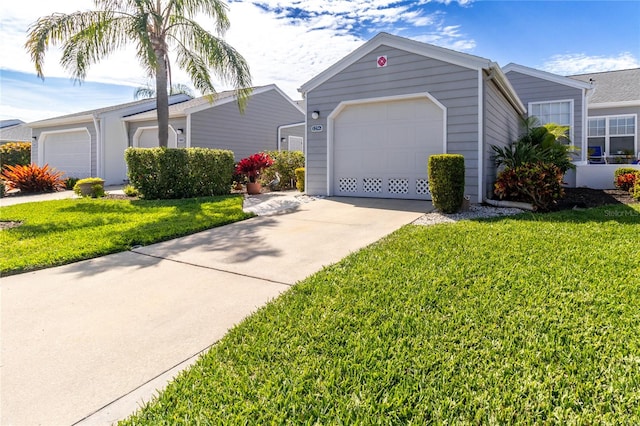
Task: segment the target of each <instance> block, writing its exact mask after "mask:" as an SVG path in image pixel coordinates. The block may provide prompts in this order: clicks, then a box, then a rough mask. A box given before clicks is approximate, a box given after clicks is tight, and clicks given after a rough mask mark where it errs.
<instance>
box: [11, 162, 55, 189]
mask: <svg viewBox="0 0 640 426" xmlns="http://www.w3.org/2000/svg"><path fill="white" fill-rule="evenodd" d="M63 174H64V173H62V172H59V171H57V170H55V169H52V168H50V167H49V165H48V164H45V165H44V166H42V167H39V166H38V165H36V164H29V165H26V166H22V165H16V166H6V167H5V169H4V170H3V171H2V174H1V175H0V179H2V180H5V181H7V187H8V188H9V189H19V190H20V192H53V191H62V190H64V189H65V184H64V180H63V179H62V176H63Z"/></svg>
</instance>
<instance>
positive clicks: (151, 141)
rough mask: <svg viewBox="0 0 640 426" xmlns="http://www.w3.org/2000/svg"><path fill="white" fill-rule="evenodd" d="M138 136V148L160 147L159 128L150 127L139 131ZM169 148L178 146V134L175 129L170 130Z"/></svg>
mask: <svg viewBox="0 0 640 426" xmlns="http://www.w3.org/2000/svg"><path fill="white" fill-rule="evenodd" d="M138 132H139V133H138V135H137V142H138V144H137V146H138V147H139V148H157V147H158V146H160V144H159V143H158V128H157V127H149V128H145V129H139V130H138ZM168 145H169V148H175V147H176V146H177V140H176V132H175V131H173V129H169V140H168Z"/></svg>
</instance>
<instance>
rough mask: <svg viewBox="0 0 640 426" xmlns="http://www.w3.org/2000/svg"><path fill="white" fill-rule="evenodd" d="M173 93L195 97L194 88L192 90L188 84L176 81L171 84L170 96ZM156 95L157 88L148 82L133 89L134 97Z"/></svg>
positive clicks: (152, 96)
mask: <svg viewBox="0 0 640 426" xmlns="http://www.w3.org/2000/svg"><path fill="white" fill-rule="evenodd" d="M171 95H187V96H190V97H192V98H193V90H191V89H190V88H189V86H187V85H186V84H180V83H176V84H172V85H171V86H169V96H171ZM155 97H156V89H154V88H153V87H151V85H150V84H148V83H147V84H146V85H144V86H141V87H138V88H136V90H134V91H133V98H134V99H149V98H155Z"/></svg>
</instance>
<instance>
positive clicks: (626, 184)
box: [613, 172, 640, 193]
mask: <svg viewBox="0 0 640 426" xmlns="http://www.w3.org/2000/svg"><path fill="white" fill-rule="evenodd" d="M638 175H640V172H633V173H625V174H622V175H617V176H616V180H615V181H614V182H613V183H614V185H615V186H616V188H618V189H621V190H623V191H629V192H631V193H633V188H634V186H635V184H636V179H638Z"/></svg>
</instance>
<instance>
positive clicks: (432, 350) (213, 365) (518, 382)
mask: <svg viewBox="0 0 640 426" xmlns="http://www.w3.org/2000/svg"><path fill="white" fill-rule="evenodd" d="M639 230H640V205H634V206H633V207H629V206H615V207H614V206H604V207H600V208H596V209H590V210H584V211H565V212H557V213H552V214H547V215H534V214H523V215H520V216H516V217H512V218H508V219H499V220H484V221H473V222H472V221H466V222H458V223H456V224H441V225H435V226H430V227H420V226H413V225H410V226H406V227H404V228H402V229H400V230H399V231H397V232H395V233H394V234H392V235H391V236H389V237H388V238H385V239H383V240H381V241H380V242H378V243H376V244H374V245H372V246H370V247H368V248H366V249H364V250H362V251H360V252H358V253H355V254H353V255H351V256H349V257H347V258H346V259H344V260H343V261H341V262H339V263H338V264H336V265H333V266H331V267H328V268H325V269H324V270H323V271H321V272H319V273H317V274H315V275H313V276H312V277H310V278H308V279H306V280H304V281H303V282H301V283H299V284H297V285H296V286H295V287H293V288H292V289H291V290H290V291H289V292H288V293H286V294H285V295H284V296H282V297H280V298H279V299H277V300H275V301H274V302H272V303H270V304H269V305H267V306H266V307H265V308H263V309H261V310H259V311H258V312H257V313H256V314H254V315H253V316H251V317H250V318H248V319H247V320H245V321H244V322H243V323H241V324H240V325H239V326H237V327H236V328H235V329H233V330H232V331H231V332H230V333H229V334H228V335H227V336H226V337H225V338H224V339H222V341H220V342H219V343H218V344H217V345H215V346H214V347H213V348H212V349H211V351H210V352H209V353H207V354H206V355H205V356H203V357H202V358H201V359H200V360H199V362H198V363H197V364H196V365H195V366H194V367H192V368H190V369H189V370H188V371H186V372H184V373H182V374H181V375H180V376H179V377H178V378H177V379H176V380H175V381H174V382H172V384H170V385H169V387H168V388H167V389H166V390H165V391H164V392H162V393H161V394H160V396H159V397H158V399H157V400H156V401H155V402H153V403H152V404H150V405H149V406H147V407H145V408H144V409H143V410H142V411H140V412H139V413H138V414H136V415H135V416H133V417H131V418H129V419H128V420H126V421H124V422H122V424H131V425H133V424H153V425H157V424H200V423H201V424H316V423H318V424H429V423H435V424H510V423H524V424H546V423H550V424H638V423H640V373H639V371H640V331H639V330H640V248H639V244H638V231H639Z"/></svg>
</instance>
